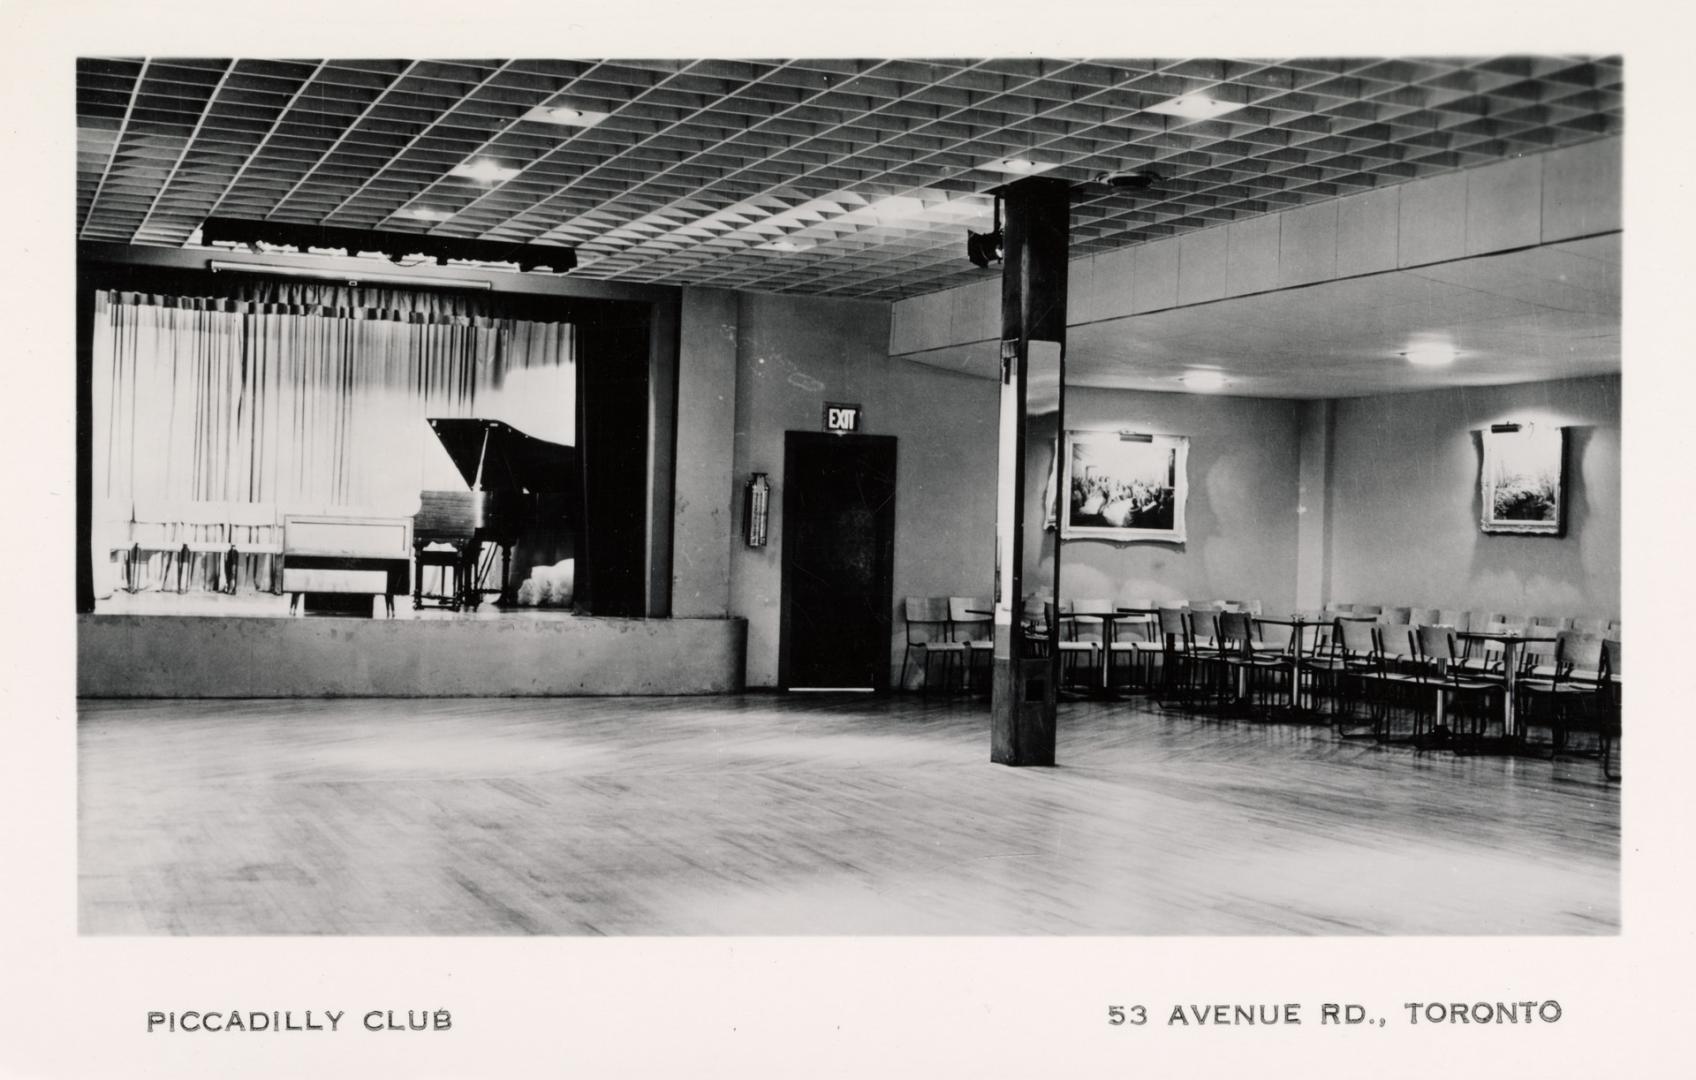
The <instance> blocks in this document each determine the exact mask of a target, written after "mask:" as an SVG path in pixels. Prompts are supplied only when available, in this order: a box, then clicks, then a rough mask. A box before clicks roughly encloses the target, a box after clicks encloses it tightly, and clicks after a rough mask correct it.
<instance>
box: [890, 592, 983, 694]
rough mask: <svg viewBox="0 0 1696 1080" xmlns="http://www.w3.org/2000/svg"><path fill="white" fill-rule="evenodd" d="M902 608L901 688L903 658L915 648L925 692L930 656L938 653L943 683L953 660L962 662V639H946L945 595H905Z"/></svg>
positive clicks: (904, 676)
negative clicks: (904, 642)
mask: <svg viewBox="0 0 1696 1080" xmlns="http://www.w3.org/2000/svg"><path fill="white" fill-rule="evenodd" d="M902 608H903V610H904V611H905V613H906V617H907V618H906V623H907V648H906V651H904V652H903V653H902V654H901V686H902V688H903V689H905V688H906V686H907V662H908V660H909V659H911V658H912V656H913V654H914V653H915V652H917V653H918V654H919V656H920V658H921V659H920V661H919V663H920V666H921V667H922V668H923V669H924V677H925V678H924V685H923V692H924V694H925V695H926V696H929V694H930V662H931V658H932V657H936V656H940V657H942V681H943V683H944V685H946V684H947V682H948V671H949V668H950V667H951V666H952V665H953V664H954V662H955V661H956V660H958V661H961V662H962V667H963V666H964V661H965V659H966V652H967V650H966V646H965V643H964V642H959V641H952V640H950V633H949V631H950V624H949V620H948V600H947V598H946V597H924V596H909V597H907V598H905V599H904V600H903V601H902Z"/></svg>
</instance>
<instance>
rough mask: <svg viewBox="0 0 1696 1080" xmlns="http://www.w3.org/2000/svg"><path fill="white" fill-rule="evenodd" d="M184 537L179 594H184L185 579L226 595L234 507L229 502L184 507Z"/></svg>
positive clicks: (182, 529)
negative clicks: (231, 519) (232, 508)
mask: <svg viewBox="0 0 1696 1080" xmlns="http://www.w3.org/2000/svg"><path fill="white" fill-rule="evenodd" d="M179 524H180V526H181V532H180V535H181V536H182V541H183V546H182V551H181V552H180V554H179V558H180V559H181V570H182V572H180V573H179V574H178V576H177V577H178V580H177V591H178V592H182V591H183V582H182V579H183V577H184V576H185V575H186V576H187V578H188V579H189V581H191V582H196V583H197V584H198V585H200V586H201V587H204V588H205V589H207V590H209V591H212V592H224V591H226V589H225V568H226V564H227V562H228V559H227V556H228V555H229V550H230V504H229V503H227V502H191V503H185V504H183V507H182V520H181V522H180V523H179Z"/></svg>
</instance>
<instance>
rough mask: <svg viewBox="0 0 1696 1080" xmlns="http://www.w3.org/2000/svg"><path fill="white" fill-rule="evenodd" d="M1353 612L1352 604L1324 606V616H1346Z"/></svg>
mask: <svg viewBox="0 0 1696 1080" xmlns="http://www.w3.org/2000/svg"><path fill="white" fill-rule="evenodd" d="M1353 611H1354V605H1353V604H1326V605H1325V612H1326V614H1339V615H1340V614H1347V613H1350V612H1353Z"/></svg>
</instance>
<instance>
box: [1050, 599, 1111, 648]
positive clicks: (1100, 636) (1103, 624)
mask: <svg viewBox="0 0 1696 1080" xmlns="http://www.w3.org/2000/svg"><path fill="white" fill-rule="evenodd" d="M1062 610H1064V611H1066V612H1067V613H1068V614H1070V615H1071V618H1069V619H1067V620H1066V629H1067V633H1066V637H1067V638H1069V639H1070V640H1072V641H1095V642H1101V641H1105V640H1106V636H1107V620H1108V619H1109V618H1110V617H1111V616H1112V614H1113V602H1112V601H1111V600H1094V599H1091V600H1067V601H1063V602H1062Z"/></svg>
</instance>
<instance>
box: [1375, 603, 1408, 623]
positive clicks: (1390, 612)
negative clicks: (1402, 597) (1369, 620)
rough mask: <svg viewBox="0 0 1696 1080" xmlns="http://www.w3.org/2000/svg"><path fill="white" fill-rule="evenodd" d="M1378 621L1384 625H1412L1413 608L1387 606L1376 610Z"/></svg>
mask: <svg viewBox="0 0 1696 1080" xmlns="http://www.w3.org/2000/svg"><path fill="white" fill-rule="evenodd" d="M1378 621H1379V622H1381V623H1383V624H1384V625H1386V626H1411V625H1413V609H1412V608H1411V607H1387V608H1384V609H1383V610H1382V611H1380V612H1378Z"/></svg>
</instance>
